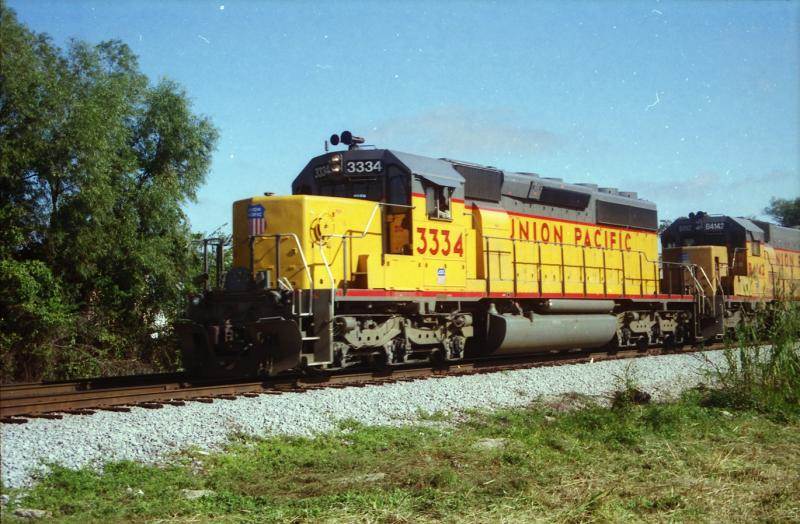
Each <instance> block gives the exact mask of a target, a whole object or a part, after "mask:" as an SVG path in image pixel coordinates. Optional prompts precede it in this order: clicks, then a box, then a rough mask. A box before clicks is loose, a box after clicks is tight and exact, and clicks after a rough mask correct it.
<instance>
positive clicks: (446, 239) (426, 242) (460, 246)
mask: <svg viewBox="0 0 800 524" xmlns="http://www.w3.org/2000/svg"><path fill="white" fill-rule="evenodd" d="M417 233H419V242H418V243H417V253H419V254H420V255H423V254H425V253H428V254H430V255H443V256H447V255H450V254H451V253H452V254H454V255H458V256H460V257H463V256H464V241H463V240H464V234H463V233H459V234H458V239H456V240H455V242H454V243H453V241H452V240H451V238H450V231H449V230H447V229H433V228H430V229H428V228H424V227H418V228H417Z"/></svg>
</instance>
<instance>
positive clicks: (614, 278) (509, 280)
mask: <svg viewBox="0 0 800 524" xmlns="http://www.w3.org/2000/svg"><path fill="white" fill-rule="evenodd" d="M250 205H261V206H263V207H264V210H265V219H266V229H265V231H264V234H263V235H262V236H261V237H259V238H256V239H255V240H254V252H253V255H254V256H253V264H254V267H253V271H254V273H255V274H259V273H262V272H263V273H262V274H269V275H270V285H275V277H276V251H275V248H276V242H277V241H276V236H277V235H280V238H281V240H280V243H279V245H280V248H279V251H278V253H279V265H280V275H279V276H280V277H283V278H286V279H287V280H288V281H289V283H290V284H291V285H292V286H293V287H294V288H309V287H310V286H311V283H310V282H309V279H308V277H307V276H306V275H307V273H306V268H307V270H308V274H310V275H311V279H312V280H313V286H314V287H315V288H330V287H336V288H342V287H344V286H345V283H346V286H347V287H348V288H368V289H386V290H406V291H414V290H421V291H443V292H447V291H451V292H473V293H518V294H523V295H531V294H533V295H538V294H539V293H540V292H541V293H543V294H547V295H559V294H562V293H565V294H569V295H583V294H588V295H603V294H608V295H623V294H624V295H652V294H655V293H658V285H657V276H658V268H657V262H656V261H657V260H658V251H657V249H658V248H657V236H656V235H655V233H648V232H641V231H629V230H623V229H616V228H607V227H601V226H595V225H585V224H579V223H571V222H565V221H558V220H553V219H548V218H539V217H532V216H525V215H520V214H512V213H507V212H506V211H504V210H500V209H496V208H492V207H489V206H486V207H484V206H482V205H479V206H477V207H474V208H467V207H465V205H464V203H463V202H459V201H454V202H453V203H452V208H451V217H452V219H451V220H443V219H432V218H429V217H428V214H427V212H426V209H425V199H424V198H423V197H421V196H414V198H413V209H411V210H410V215H411V216H410V220H409V218H408V217H407V216H405V215H404V214H403V212H402V210H399V211H398V209H397V208H394V209H393V210H392V211H393V213H390V214H388V215H387V216H385V214H384V212H383V209H382V208H381V206H379V204H377V203H375V202H371V201H365V200H358V199H345V198H330V197H323V196H307V195H292V196H263V197H254V198H251V199H246V200H241V201H238V202H236V203H235V204H234V206H233V215H234V219H233V223H234V238H233V243H234V245H233V248H234V265H235V266H241V267H249V266H250V247H249V240H248V234H249V233H248V231H249V230H248V218H247V209H248V206H250ZM384 221H385V222H384ZM409 223H410V230H411V231H410V245H408V242H409V236H408V235H407V234H405V233H404V232H405V231H406V230H407V229H408V228H407V226H406V225H407V224H409ZM389 228H393V231H394V232H395V234H394V235H389V237H388V240H387V242H386V243H385V244H386V249H387V250H388V251H389V252H388V253H385V252H384V235H385V234H387V233H386V231H389ZM295 238H296V239H297V242H295ZM345 252H346V255H345ZM404 252H405V253H408V254H400V253H404ZM323 254H324V257H323ZM301 255H304V256H305V260H306V263H305V264H304V263H303V261H302V260H303V256H301ZM345 258H346V260H345ZM326 260H327V264H326V263H325V262H326ZM331 278H332V280H331Z"/></svg>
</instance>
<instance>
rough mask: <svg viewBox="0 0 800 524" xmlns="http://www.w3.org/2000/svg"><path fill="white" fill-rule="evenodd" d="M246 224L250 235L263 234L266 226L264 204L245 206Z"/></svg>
mask: <svg viewBox="0 0 800 524" xmlns="http://www.w3.org/2000/svg"><path fill="white" fill-rule="evenodd" d="M247 226H248V232H249V234H250V236H251V237H252V236H255V235H263V234H264V230H265V229H266V228H267V220H266V219H265V218H264V206H261V205H258V204H255V205H251V206H247Z"/></svg>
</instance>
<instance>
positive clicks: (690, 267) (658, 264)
mask: <svg viewBox="0 0 800 524" xmlns="http://www.w3.org/2000/svg"><path fill="white" fill-rule="evenodd" d="M483 238H484V240H485V247H484V256H485V262H486V264H485V267H486V281H487V282H486V285H487V289H490V286H491V283H490V281H491V280H492V279H491V270H490V260H489V255H490V254H491V253H508V254H510V253H516V243H517V242H525V243H529V244H534V245H536V246H537V248H538V256H537V261H519V260H517V259H516V256H515V257H514V260H513V262H512V264H513V265H514V266H516V265H529V266H536V267H537V268H538V270H537V274H538V275H539V277H538V278H537V282H538V284H537V285H538V289H539V293H540V294H541V293H542V285H543V281H542V278H541V269H542V267H551V266H552V267H558V268H561V270H562V284H564V282H563V279H564V278H565V277H564V268H579V269H583V278H584V286H585V284H586V282H585V280H586V278H587V273H586V270H587V269H598V270H602V271H603V274H604V275H605V274H606V272H608V271H614V272H616V273H618V274H620V275H621V277H622V279H621V282H623V283H624V282H625V281H626V280H631V281H638V282H639V289H640V294H641V295H644V283H645V282H652V283H654V284H658V282H659V281H660V274H661V271H663V269H664V268H665V266H677V267H679V268H681V269H682V270H683V271H686V272H687V273H688V274H689V276H690V277H691V279H692V283H693V284H694V287H695V290H696V291H697V293H698V295H699V296H700V297H701V298H702V299H705V298H706V294H705V292H704V291H703V285H702V284H701V283H700V281H699V280H698V278H697V276H696V275H695V272H696V268H700V271H701V273H702V276H703V278H704V279H705V281H706V282H707V283H708V285H709V288H711V289H712V290H713V289H714V287H713V286H712V284H711V281H710V279H709V278H708V275H707V274H706V272H705V270H704V269H703V268H702V267H701V266H698V265H697V264H687V263H684V262H668V261H664V260H661V259H659V260H652V259H650V257H649V256H648V254H647V253H646V252H645V251H643V250H640V249H631V250H629V251H627V250H622V249H609V248H606V247H598V246H580V245H574V244H568V243H565V242H545V241H542V240H531V239H522V238H508V237H498V236H488V235H483ZM490 240H499V241H504V242H511V250H508V249H503V250H499V249H491V246H490ZM543 245H551V246H560V247H561V251H562V252H563V247H564V246H568V247H576V248H581V250H582V253H583V258H582V263H581V264H566V263H564V258H563V255H562V257H561V260H560V261H559V262H542V256H541V248H542V246H543ZM586 249H596V250H598V251H600V252H601V253H602V254H603V265H602V266H594V265H587V264H586V251H585V250H586ZM608 252H619V253H620V255H624V254H625V253H631V254H638V255H639V260H640V271H639V277H638V278H637V277H632V276H629V275H626V274H625V269H624V268H610V267H608V265H607V264H606V262H605V254H606V253H608ZM642 259H644V260H645V261H646V262H647V263H651V264H653V265H654V266H655V269H654V271H653V277H652V278H646V277H645V276H644V271H643V268H644V264H643V263H642ZM516 273H517V272H516V270H515V271H514V275H513V278H511V279H507V278H506V279H495V280H499V281H502V282H513V283H514V286H515V288H516V287H517V286H518V284H517V274H516ZM530 282H531V283H533V282H534V281H533V280H531V281H530ZM603 283H604V291H603V292H604V294H607V293H608V290H607V288H606V287H605V285H606V280H605V278H604V279H603ZM584 294H585V292H584Z"/></svg>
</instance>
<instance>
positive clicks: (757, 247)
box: [750, 240, 761, 257]
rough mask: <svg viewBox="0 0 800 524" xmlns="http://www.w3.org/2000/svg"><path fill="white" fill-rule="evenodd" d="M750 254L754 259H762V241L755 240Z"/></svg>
mask: <svg viewBox="0 0 800 524" xmlns="http://www.w3.org/2000/svg"><path fill="white" fill-rule="evenodd" d="M750 253H751V254H752V255H753V256H754V257H760V256H761V241H760V240H753V241H752V242H751V243H750Z"/></svg>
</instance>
